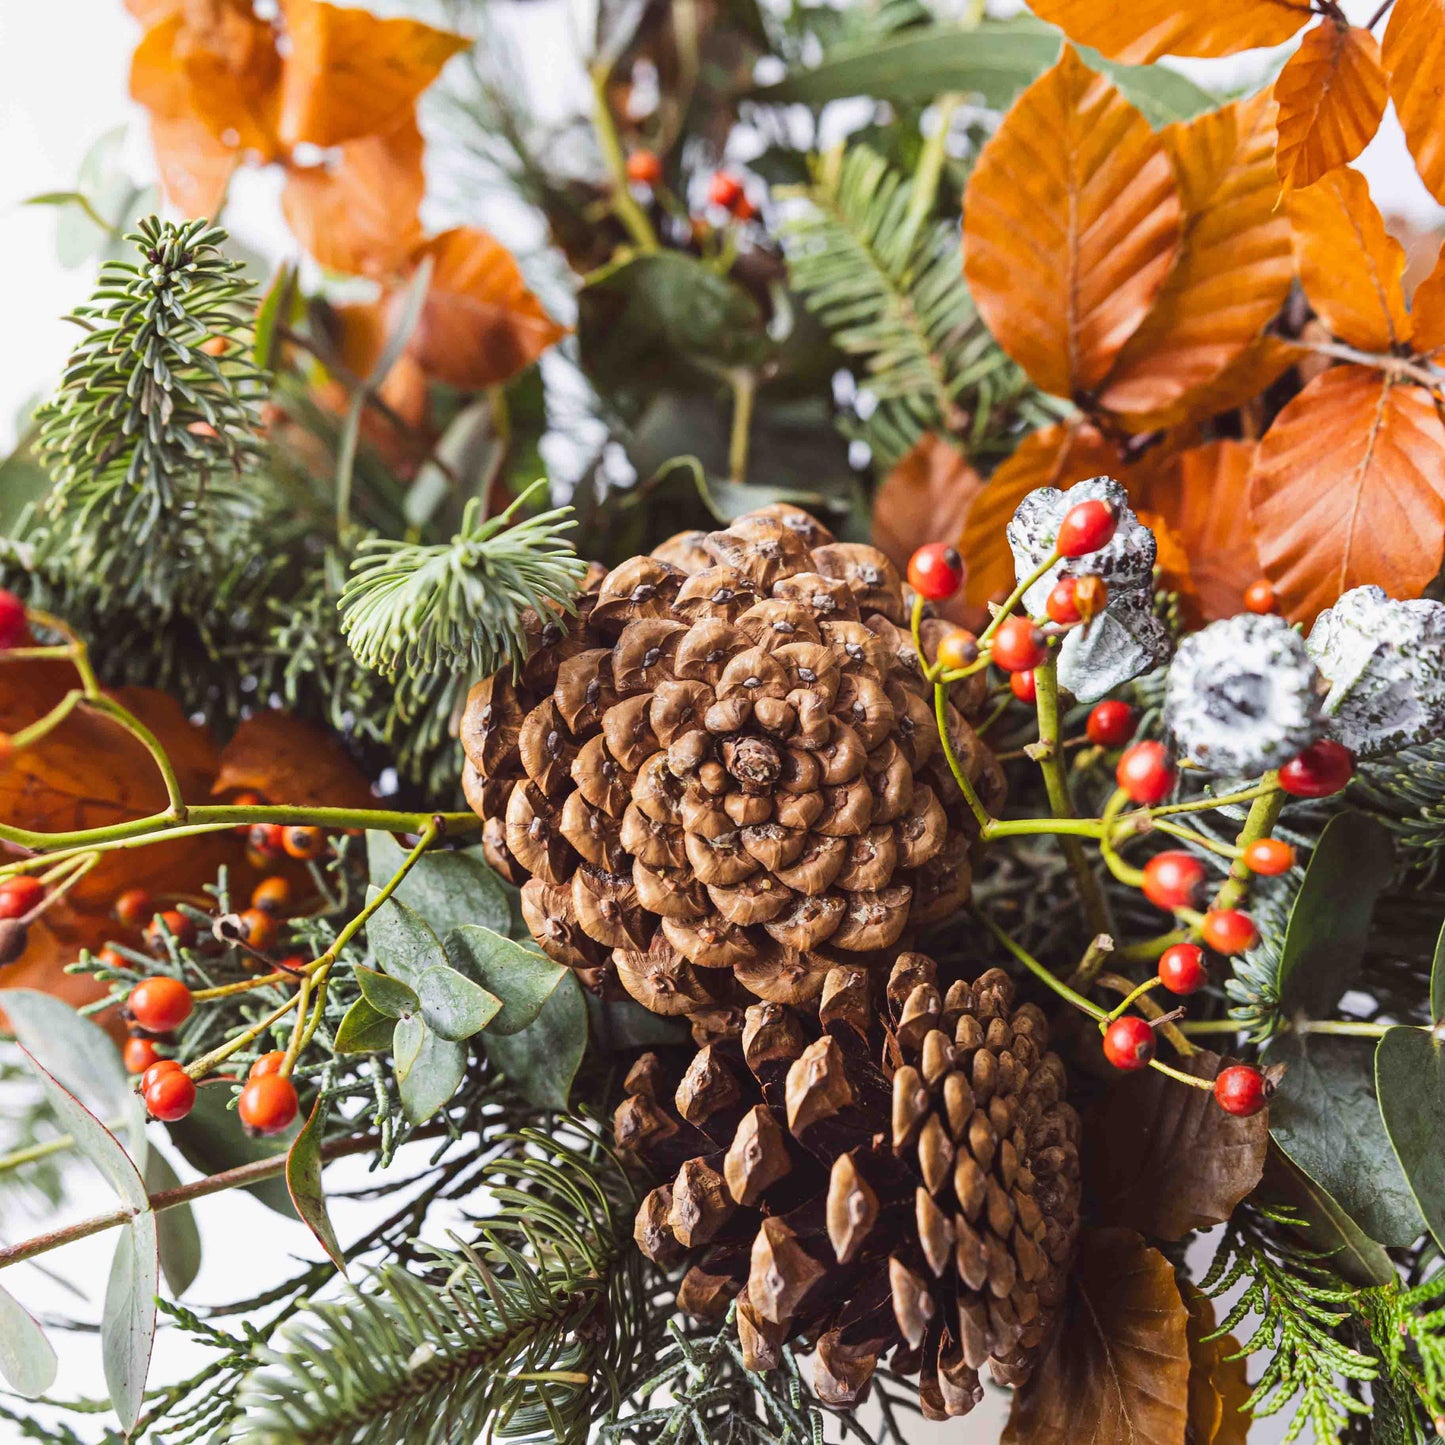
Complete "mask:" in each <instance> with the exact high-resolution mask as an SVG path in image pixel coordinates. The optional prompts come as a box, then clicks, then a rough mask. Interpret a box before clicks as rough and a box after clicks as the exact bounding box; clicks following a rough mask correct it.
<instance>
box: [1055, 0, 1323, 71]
mask: <svg viewBox="0 0 1445 1445" xmlns="http://www.w3.org/2000/svg"><path fill="white" fill-rule="evenodd" d="M1031 8H1032V10H1033V12H1034V14H1035V15H1038V16H1039V17H1040V18H1041V19H1044V20H1047V21H1050V22H1051V23H1052V24H1054V25H1057V26H1058V27H1059V29H1060V30H1062V31H1063V32H1064V33H1065V34H1066V35H1067V36H1068V37H1069V38H1070V39H1071V40H1075V41H1077V42H1078V43H1079V44H1080V45H1092V46H1093V47H1094V48H1095V49H1096V50H1102V51H1103V52H1104V54H1105V55H1107V56H1108V57H1109V58H1110V59H1111V60H1123V61H1127V62H1128V63H1129V64H1131V65H1143V64H1145V63H1146V62H1148V61H1151V60H1158V58H1159V57H1160V56H1161V55H1233V54H1234V53H1235V52H1236V51H1240V50H1252V49H1253V48H1254V47H1255V46H1257V45H1281V44H1283V43H1284V42H1285V41H1286V40H1288V39H1289V38H1290V36H1291V35H1293V34H1294V33H1295V31H1297V30H1298V29H1299V28H1300V26H1302V25H1303V24H1304V23H1305V22H1306V21H1307V20H1308V19H1309V18H1310V13H1311V10H1310V5H1309V3H1308V0H1212V3H1209V4H1206V3H1204V0H1192V3H1180V0H1132V3H1130V4H1118V3H1116V0H1031Z"/></svg>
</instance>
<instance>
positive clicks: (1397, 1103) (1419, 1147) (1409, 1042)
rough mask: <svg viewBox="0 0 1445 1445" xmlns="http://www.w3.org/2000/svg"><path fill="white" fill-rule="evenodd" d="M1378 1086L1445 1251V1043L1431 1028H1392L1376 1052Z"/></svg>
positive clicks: (1389, 1127) (1399, 1154)
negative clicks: (1435, 1035) (1443, 1141)
mask: <svg viewBox="0 0 1445 1445" xmlns="http://www.w3.org/2000/svg"><path fill="white" fill-rule="evenodd" d="M1375 1087H1376V1089H1377V1090H1378V1092H1379V1095H1380V1117H1381V1118H1382V1119H1383V1120H1384V1121H1385V1129H1386V1131H1387V1132H1388V1134H1389V1136H1390V1143H1391V1145H1392V1146H1393V1147H1394V1151H1395V1157H1396V1158H1397V1159H1398V1160H1399V1161H1400V1168H1401V1169H1402V1170H1403V1171H1404V1174H1405V1178H1406V1179H1407V1180H1408V1181H1409V1185H1410V1190H1411V1192H1412V1193H1413V1195H1414V1197H1415V1201H1416V1203H1417V1204H1418V1205H1419V1206H1420V1212H1421V1214H1423V1215H1424V1216H1425V1223H1426V1224H1427V1225H1428V1226H1429V1229H1430V1233H1431V1234H1432V1235H1433V1236H1434V1238H1435V1242H1436V1244H1438V1245H1440V1247H1441V1248H1442V1249H1445V1149H1442V1148H1441V1145H1440V1141H1441V1138H1442V1137H1445V1046H1442V1043H1441V1041H1440V1040H1439V1039H1437V1038H1435V1037H1434V1036H1433V1034H1432V1033H1430V1032H1427V1031H1426V1030H1425V1029H1417V1028H1410V1027H1408V1026H1406V1025H1403V1024H1402V1025H1401V1026H1400V1027H1399V1028H1393V1029H1391V1030H1390V1031H1389V1032H1388V1033H1387V1034H1386V1035H1385V1036H1384V1038H1382V1039H1381V1040H1380V1043H1379V1046H1378V1047H1377V1048H1376V1050H1375Z"/></svg>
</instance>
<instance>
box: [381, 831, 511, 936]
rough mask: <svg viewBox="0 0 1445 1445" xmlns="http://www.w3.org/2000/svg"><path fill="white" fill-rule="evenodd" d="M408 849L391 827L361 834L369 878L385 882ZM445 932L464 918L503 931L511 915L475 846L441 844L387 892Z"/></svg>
mask: <svg viewBox="0 0 1445 1445" xmlns="http://www.w3.org/2000/svg"><path fill="white" fill-rule="evenodd" d="M406 854H407V850H406V849H404V848H403V847H401V845H400V844H399V843H398V842H397V841H396V839H395V838H393V837H392V836H391V834H390V833H382V832H375V831H373V832H370V833H368V834H367V835H366V861H367V866H368V868H369V869H370V873H371V882H372V884H373V885H374V886H375V887H377V888H384V887H385V886H386V885H387V884H388V883H389V882H391V880H392V879H393V878H394V877H395V876H396V873H397V870H398V869H399V868H400V867H401V865H402V864H403V863H404V862H405V861H406ZM391 896H392V897H393V898H396V899H399V900H400V901H401V902H402V903H404V904H405V905H406V906H407V907H408V908H410V909H412V911H413V912H415V913H417V914H419V915H420V916H421V917H422V918H424V919H425V920H426V921H427V923H428V925H429V926H430V927H431V929H432V931H433V932H435V933H436V934H438V935H440V936H445V935H446V934H447V933H449V932H450V931H451V930H452V929H454V928H458V927H460V926H461V925H462V924H464V923H477V924H480V925H482V926H483V927H484V928H492V929H495V930H496V931H497V932H499V933H505V932H506V931H507V929H508V927H509V926H510V924H511V921H512V909H511V905H510V903H509V902H508V901H507V889H506V885H505V884H503V882H502V880H501V879H500V878H498V877H497V875H496V873H494V872H493V871H492V868H491V866H490V865H489V864H488V863H487V861H486V860H485V859H484V858H483V857H482V854H481V850H480V849H473V848H465V849H454V850H440V851H433V852H430V853H425V854H423V855H422V856H421V857H420V858H418V859H417V861H416V862H415V863H414V864H412V866H411V871H410V872H408V873H407V875H406V877H405V878H403V879H402V880H401V882H400V883H399V884H397V887H396V891H395V892H394V893H393V894H392V895H391Z"/></svg>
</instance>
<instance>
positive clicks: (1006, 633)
mask: <svg viewBox="0 0 1445 1445" xmlns="http://www.w3.org/2000/svg"><path fill="white" fill-rule="evenodd" d="M1048 656H1049V644H1048V639H1047V638H1045V637H1044V634H1043V633H1042V632H1040V631H1039V629H1038V628H1037V627H1035V626H1034V624H1033V623H1032V622H1030V621H1029V619H1028V618H1027V617H1008V618H1005V619H1004V621H1003V622H1002V623H1001V624H1000V625H999V629H998V631H997V632H995V633H994V635H993V664H994V666H995V667H1000V668H1002V669H1003V670H1004V671H1005V672H1028V671H1029V670H1030V669H1031V668H1035V667H1038V666H1039V665H1040V664H1041V663H1044V662H1046V661H1047V660H1048Z"/></svg>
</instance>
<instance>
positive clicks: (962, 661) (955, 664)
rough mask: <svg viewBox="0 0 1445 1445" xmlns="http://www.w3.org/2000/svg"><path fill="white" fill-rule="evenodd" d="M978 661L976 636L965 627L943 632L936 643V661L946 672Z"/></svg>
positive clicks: (955, 670) (970, 665)
mask: <svg viewBox="0 0 1445 1445" xmlns="http://www.w3.org/2000/svg"><path fill="white" fill-rule="evenodd" d="M977 661H978V638H976V637H975V636H974V635H973V633H971V632H970V631H969V630H968V628H966V627H955V628H954V629H953V631H952V632H945V633H944V635H943V641H942V642H940V643H939V644H938V662H939V664H940V666H942V667H943V669H944V670H945V671H946V672H957V671H959V670H960V669H961V668H965V667H972V666H973V664H974V663H975V662H977Z"/></svg>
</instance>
